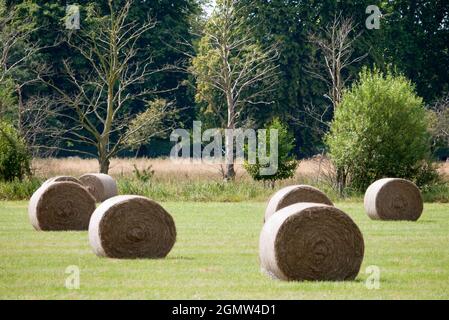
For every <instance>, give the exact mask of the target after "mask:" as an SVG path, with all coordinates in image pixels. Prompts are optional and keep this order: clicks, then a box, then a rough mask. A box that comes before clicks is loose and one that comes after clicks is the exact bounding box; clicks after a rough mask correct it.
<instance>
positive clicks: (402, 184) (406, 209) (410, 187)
mask: <svg viewBox="0 0 449 320" xmlns="http://www.w3.org/2000/svg"><path fill="white" fill-rule="evenodd" d="M364 204H365V211H366V213H367V214H368V216H369V217H370V218H371V219H373V220H406V221H417V220H418V219H419V218H420V217H421V214H422V212H423V208H424V205H423V199H422V196H421V192H420V191H419V189H418V187H417V186H416V185H415V184H414V183H413V182H411V181H407V180H404V179H396V178H387V179H381V180H378V181H376V182H374V183H373V184H372V185H371V186H369V188H368V189H367V190H366V193H365V200H364Z"/></svg>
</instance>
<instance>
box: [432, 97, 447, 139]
mask: <svg viewBox="0 0 449 320" xmlns="http://www.w3.org/2000/svg"><path fill="white" fill-rule="evenodd" d="M429 109H430V112H431V115H432V117H431V119H430V120H431V121H430V133H431V134H432V136H433V139H434V140H435V141H443V142H444V143H445V145H447V146H449V93H446V94H445V95H444V96H443V97H442V98H440V99H439V100H438V101H436V102H435V103H434V104H433V105H432V106H430V108H429ZM434 143H436V142H434Z"/></svg>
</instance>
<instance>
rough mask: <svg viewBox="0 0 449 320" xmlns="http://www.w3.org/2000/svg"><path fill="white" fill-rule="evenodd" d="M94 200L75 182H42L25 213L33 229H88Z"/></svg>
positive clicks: (93, 208)
mask: <svg viewBox="0 0 449 320" xmlns="http://www.w3.org/2000/svg"><path fill="white" fill-rule="evenodd" d="M94 210H95V199H94V198H93V197H92V195H91V194H90V193H89V191H87V189H86V188H84V187H83V186H81V185H80V184H78V183H74V182H51V183H47V184H44V185H42V186H41V187H40V188H39V189H38V190H37V191H36V192H35V193H34V194H33V196H32V197H31V199H30V203H29V205H28V215H29V217H30V221H31V224H32V225H33V227H34V228H35V229H36V230H42V231H79V230H87V229H88V228H89V221H90V217H91V215H92V213H93V212H94Z"/></svg>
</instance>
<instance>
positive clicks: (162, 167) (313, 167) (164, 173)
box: [33, 157, 331, 180]
mask: <svg viewBox="0 0 449 320" xmlns="http://www.w3.org/2000/svg"><path fill="white" fill-rule="evenodd" d="M134 166H136V167H137V169H139V170H144V169H148V168H149V167H151V169H152V170H154V172H155V173H154V177H155V178H157V179H163V180H179V179H182V180H221V178H222V175H221V166H220V165H216V164H201V163H192V162H190V161H186V162H173V161H171V160H170V159H148V158H138V159H135V158H127V159H124V158H120V159H119V158H116V159H112V160H111V166H110V171H109V174H110V175H112V176H114V177H116V178H119V177H124V176H131V175H133V174H134V173H133V172H134V170H135V168H134ZM329 168H330V166H329V163H328V162H327V161H326V160H322V159H320V158H314V159H310V160H304V161H300V163H299V167H298V170H297V173H296V177H295V178H305V177H307V178H311V179H314V178H318V177H319V176H321V175H323V174H329V173H330V172H331V170H329ZM33 171H34V173H35V175H36V176H37V177H40V178H48V177H53V176H58V175H70V176H76V177H77V176H80V175H82V174H84V173H88V172H98V162H97V161H96V160H95V159H81V158H78V157H70V158H62V159H56V158H50V159H34V160H33ZM236 173H237V180H247V179H250V177H249V176H248V174H247V173H246V171H245V170H244V169H243V167H242V165H241V164H237V165H236Z"/></svg>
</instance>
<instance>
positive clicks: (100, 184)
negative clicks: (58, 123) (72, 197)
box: [80, 173, 118, 202]
mask: <svg viewBox="0 0 449 320" xmlns="http://www.w3.org/2000/svg"><path fill="white" fill-rule="evenodd" d="M80 181H81V182H82V183H83V184H84V186H85V187H86V188H87V190H89V192H90V193H91V194H92V195H93V196H94V198H95V199H96V200H97V202H102V201H105V200H107V199H109V198H112V197H115V196H116V195H118V189H117V183H116V182H115V180H114V178H112V177H111V176H109V175H107V174H103V173H88V174H85V175H83V176H81V177H80Z"/></svg>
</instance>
